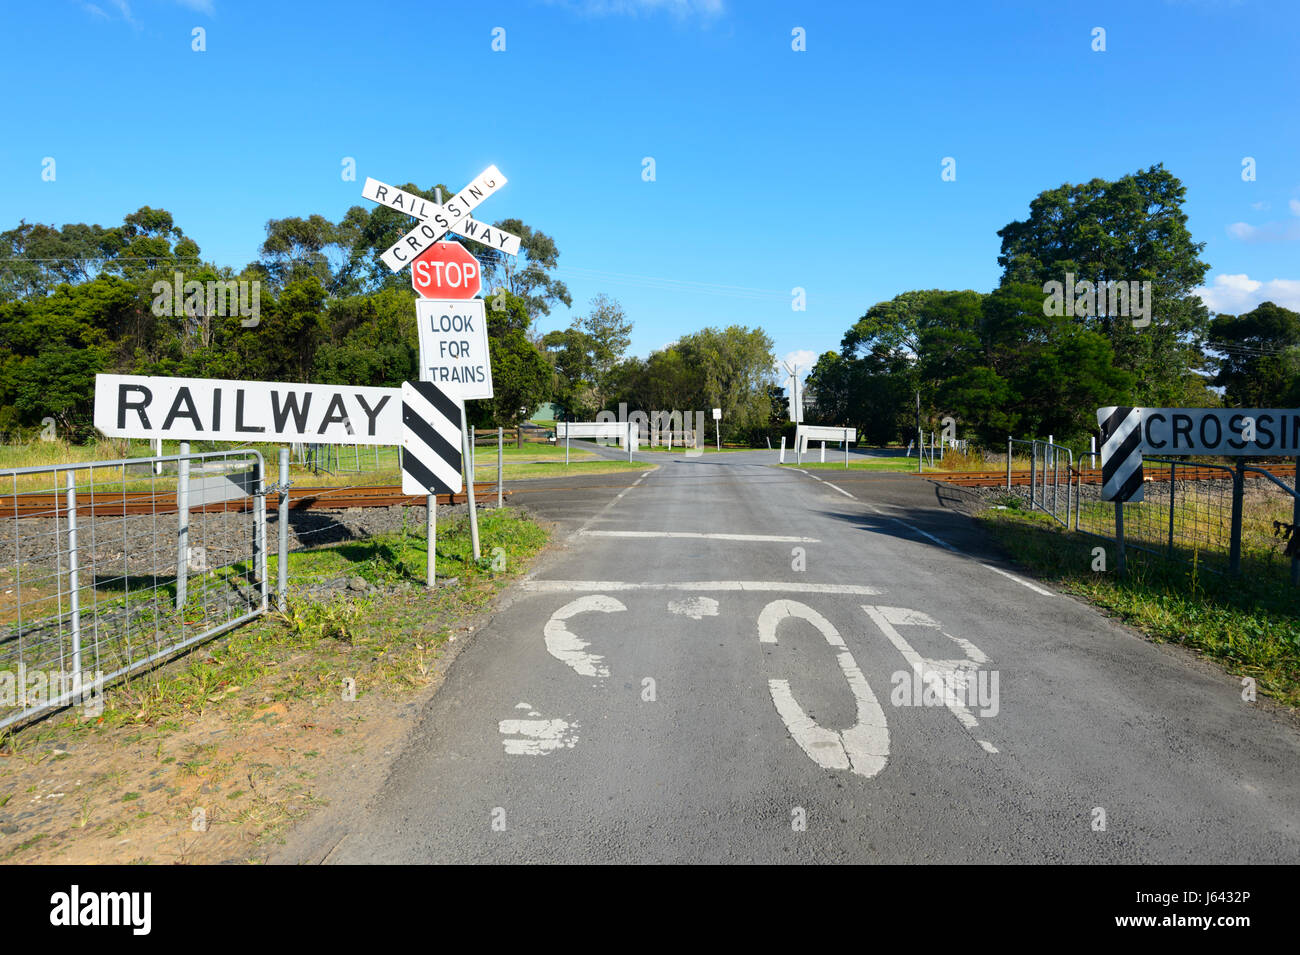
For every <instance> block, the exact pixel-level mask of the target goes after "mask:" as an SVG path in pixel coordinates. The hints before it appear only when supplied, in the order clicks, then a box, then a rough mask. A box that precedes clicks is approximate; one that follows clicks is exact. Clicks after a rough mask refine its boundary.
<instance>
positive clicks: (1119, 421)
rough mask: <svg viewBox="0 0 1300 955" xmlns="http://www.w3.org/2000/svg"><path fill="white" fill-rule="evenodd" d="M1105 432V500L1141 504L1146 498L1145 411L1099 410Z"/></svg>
mask: <svg viewBox="0 0 1300 955" xmlns="http://www.w3.org/2000/svg"><path fill="white" fill-rule="evenodd" d="M1097 425H1098V426H1099V427H1100V428H1101V499H1102V500H1103V501H1119V502H1124V501H1131V502H1139V501H1141V500H1142V499H1143V495H1142V409H1141V408H1120V407H1114V406H1111V407H1107V408H1098V409H1097Z"/></svg>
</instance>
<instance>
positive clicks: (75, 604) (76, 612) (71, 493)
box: [65, 471, 94, 690]
mask: <svg viewBox="0 0 1300 955" xmlns="http://www.w3.org/2000/svg"><path fill="white" fill-rule="evenodd" d="M91 473H92V474H93V473H94V472H93V471H92V472H91ZM65 475H66V477H67V485H68V587H69V588H70V590H71V591H72V593H71V595H70V597H69V601H68V602H69V605H70V612H71V615H72V619H71V624H72V680H73V689H74V690H80V689H81V582H80V580H79V579H78V576H79V575H78V571H79V570H80V565H79V564H78V562H77V479H76V477H75V476H74V474H73V472H72V471H67V472H65ZM92 486H93V485H92ZM91 500H92V502H93V500H94V497H93V495H92V497H91ZM92 536H93V535H92ZM92 576H93V574H92Z"/></svg>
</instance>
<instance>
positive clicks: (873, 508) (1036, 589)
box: [790, 468, 1056, 597]
mask: <svg viewBox="0 0 1300 955" xmlns="http://www.w3.org/2000/svg"><path fill="white" fill-rule="evenodd" d="M790 470H791V471H799V473H800V474H807V475H808V477H810V478H812V479H813V480H814V481H821V483H822V484H825V485H826V486H827V487H833V488H835V490H837V491H839V492H840V493H841V494H843V495H844V496H845V497H851V498H853V500H855V501H858V499H857V498H856V497H853V495H852V494H850V493H849V492H848V491H846V490H844V489H843V488H840V487H835V485H834V484H831V482H830V481H822V479H821V478H819V477H818V476H817V475H815V474H810V473H809V472H807V471H803V470H800V469H799V468H791V469H790ZM858 503H859V504H861V505H862V506H863V507H865V508H867V509H868V510H871V511H874V512H875V513H877V514H879V515H881V516H882V517H889V515H888V514H886V513H885V512H884V511H882V510H880V508H878V507H876V506H875V505H874V504H868V503H867V502H866V501H858ZM885 506H886V507H888V506H890V505H885ZM890 520H892V521H894V522H895V523H898V524H902V525H903V526H904V527H906V528H907V529H908V530H910V531H914V532H916V533H917V534H920V535H921V536H922V537H928V538H929V539H930V540H932V541H934V542H935V543H936V544H938V545H939V546H940V547H944V548H947V549H948V550H950V551H952V552H953V553H954V554H960V555H961V556H962V557H970V555H969V554H967V553H965V552H964V551H961V550H958V549H957V548H956V547H954V546H953V545H952V544H949V543H948V542H947V541H946V540H942V539H941V538H938V537H935V536H934V535H933V534H930V533H927V532H926V531H923V530H921V528H919V527H913V526H912V525H911V524H909V523H907V521H905V520H902V519H901V518H897V517H890ZM971 559H972V560H975V558H973V557H972V558H971ZM975 563H977V564H979V565H980V566H981V567H984V568H986V569H988V570H991V571H993V573H995V574H1001V575H1002V576H1003V577H1005V578H1007V580H1014V581H1015V582H1016V583H1018V584H1020V585H1021V586H1022V587H1028V588H1029V589H1030V590H1032V591H1033V592H1034V593H1036V594H1039V595H1040V596H1043V597H1055V596H1056V595H1055V594H1054V593H1052V592H1051V591H1050V590H1044V589H1043V588H1042V587H1039V586H1038V585H1037V584H1034V583H1030V582H1029V581H1028V580H1025V579H1024V578H1023V577H1017V576H1016V575H1015V574H1012V573H1008V572H1007V571H1005V570H1002V569H1000V568H998V567H994V566H993V565H992V564H986V563H984V562H983V561H980V560H976V561H975Z"/></svg>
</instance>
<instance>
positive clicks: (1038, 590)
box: [980, 564, 1055, 597]
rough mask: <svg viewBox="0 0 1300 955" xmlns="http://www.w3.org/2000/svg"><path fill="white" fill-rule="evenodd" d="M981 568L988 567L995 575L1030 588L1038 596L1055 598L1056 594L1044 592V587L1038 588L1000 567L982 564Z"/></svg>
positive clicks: (1048, 591)
mask: <svg viewBox="0 0 1300 955" xmlns="http://www.w3.org/2000/svg"><path fill="white" fill-rule="evenodd" d="M980 566H981V567H987V568H988V569H989V570H991V571H993V573H995V574H1001V575H1002V576H1003V577H1005V578H1007V580H1014V581H1015V582H1016V583H1018V584H1020V585H1021V586H1022V587H1028V588H1029V589H1030V590H1032V591H1033V592H1034V593H1036V594H1040V595H1042V596H1044V597H1054V596H1055V594H1053V593H1052V592H1051V591H1050V590H1044V589H1043V588H1042V587H1040V586H1038V585H1037V584H1035V583H1030V582H1029V581H1028V580H1025V579H1024V578H1023V577H1017V576H1016V575H1015V574H1009V573H1007V572H1006V571H1005V570H1003V569H1002V568H1000V567H994V566H993V565H992V564H980Z"/></svg>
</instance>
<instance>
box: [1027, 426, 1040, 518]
mask: <svg viewBox="0 0 1300 955" xmlns="http://www.w3.org/2000/svg"><path fill="white" fill-rule="evenodd" d="M1037 473H1038V442H1037V441H1030V442H1029V509H1030V510H1031V511H1032V510H1033V509H1034V495H1035V494H1036V493H1037V492H1038V485H1037V484H1036V483H1034V475H1036V474H1037Z"/></svg>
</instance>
